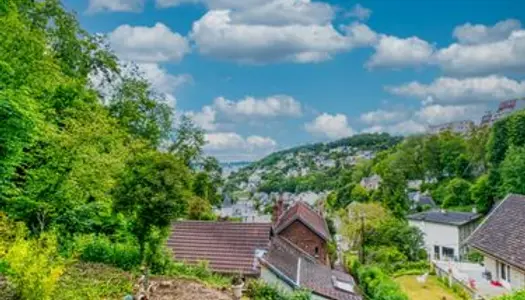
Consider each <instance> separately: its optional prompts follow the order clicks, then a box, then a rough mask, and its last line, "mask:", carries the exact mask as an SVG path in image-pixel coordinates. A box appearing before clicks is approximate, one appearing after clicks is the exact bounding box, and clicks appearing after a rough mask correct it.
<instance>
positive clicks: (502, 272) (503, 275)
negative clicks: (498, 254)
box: [499, 263, 510, 283]
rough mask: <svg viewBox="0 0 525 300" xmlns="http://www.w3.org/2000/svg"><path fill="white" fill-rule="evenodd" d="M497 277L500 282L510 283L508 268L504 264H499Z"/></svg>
mask: <svg viewBox="0 0 525 300" xmlns="http://www.w3.org/2000/svg"><path fill="white" fill-rule="evenodd" d="M499 276H500V279H501V280H505V281H506V282H508V283H510V266H509V265H506V264H504V263H499Z"/></svg>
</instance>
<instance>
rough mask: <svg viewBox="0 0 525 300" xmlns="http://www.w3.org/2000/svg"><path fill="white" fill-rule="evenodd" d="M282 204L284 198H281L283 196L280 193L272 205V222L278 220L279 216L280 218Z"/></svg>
mask: <svg viewBox="0 0 525 300" xmlns="http://www.w3.org/2000/svg"><path fill="white" fill-rule="evenodd" d="M283 205H284V200H283V196H282V195H281V196H279V200H277V202H276V203H275V204H274V206H273V216H272V221H273V222H274V223H277V221H279V218H281V215H282V214H283Z"/></svg>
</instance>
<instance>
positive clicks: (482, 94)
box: [387, 52, 525, 104]
mask: <svg viewBox="0 0 525 300" xmlns="http://www.w3.org/2000/svg"><path fill="white" fill-rule="evenodd" d="M524 53H525V52H524ZM387 90H388V91H389V92H391V93H393V94H396V95H401V96H410V97H415V98H419V99H421V100H426V101H425V102H426V103H437V104H439V103H442V104H443V103H444V104H447V103H448V104H452V103H476V102H477V103H479V102H487V101H500V100H505V99H508V98H513V97H520V96H522V95H523V94H525V81H521V82H520V81H516V80H513V79H509V78H507V77H504V76H497V75H491V76H486V77H469V78H451V77H439V78H437V79H436V80H434V81H433V82H432V83H430V84H424V83H420V82H417V81H413V82H410V83H407V84H404V85H401V86H397V87H387Z"/></svg>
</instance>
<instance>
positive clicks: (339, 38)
mask: <svg viewBox="0 0 525 300" xmlns="http://www.w3.org/2000/svg"><path fill="white" fill-rule="evenodd" d="M190 36H191V38H192V39H193V40H194V41H195V44H196V45H197V47H198V49H199V51H200V53H201V54H203V55H208V56H213V57H216V58H219V59H225V60H235V61H238V62H242V63H254V64H260V63H269V62H281V61H292V62H301V63H304V62H316V61H321V60H326V59H329V58H330V57H331V55H333V54H335V53H337V52H340V51H342V50H344V49H346V48H347V47H348V43H347V41H346V39H345V37H344V36H343V35H341V34H340V33H339V32H338V31H336V30H335V29H334V28H333V26H332V25H331V24H326V25H317V24H312V25H299V24H293V25H283V26H270V25H250V24H243V23H235V22H234V21H233V20H232V17H231V12H230V11H228V10H212V11H209V12H208V13H206V14H205V15H204V16H203V17H202V18H201V19H200V20H198V21H196V22H195V23H193V29H192V32H191V34H190Z"/></svg>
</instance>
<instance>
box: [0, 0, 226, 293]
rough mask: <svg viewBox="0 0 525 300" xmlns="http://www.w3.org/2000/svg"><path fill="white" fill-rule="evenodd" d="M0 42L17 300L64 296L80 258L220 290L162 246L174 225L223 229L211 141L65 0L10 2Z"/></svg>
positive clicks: (1, 182) (3, 148) (5, 264)
mask: <svg viewBox="0 0 525 300" xmlns="http://www.w3.org/2000/svg"><path fill="white" fill-rule="evenodd" d="M0 40H1V41H2V42H1V43H0V119H1V120H2V122H0V210H1V211H2V212H3V213H4V214H5V215H2V217H1V222H0V223H1V224H0V225H1V226H3V227H5V228H9V229H5V230H4V231H3V234H2V236H1V239H0V245H1V251H0V260H1V266H2V267H1V268H0V272H1V274H2V276H4V277H5V278H7V281H8V283H9V288H10V289H11V290H12V291H13V293H14V296H16V297H20V298H23V299H51V298H57V297H58V298H60V299H62V298H63V297H66V296H64V295H58V296H57V295H55V294H54V290H55V289H56V286H57V284H59V285H63V284H64V282H68V281H67V280H68V276H69V275H70V274H71V272H74V270H73V271H72V270H71V269H69V267H67V266H69V265H70V263H71V261H75V260H76V259H80V260H83V261H88V262H101V263H104V264H108V265H112V266H116V267H118V268H121V269H124V270H129V271H132V272H136V271H137V270H138V269H139V268H140V267H141V266H146V267H147V268H148V269H149V270H150V271H151V272H154V273H160V274H181V275H182V274H183V273H184V274H186V275H188V274H189V275H194V276H195V277H199V278H201V279H203V280H208V279H210V280H212V278H213V276H212V275H211V274H209V271H206V272H207V273H206V272H205V271H203V270H204V269H203V268H197V267H196V269H192V268H186V269H185V268H184V267H183V266H180V265H177V264H175V263H173V262H172V260H171V255H170V254H169V253H167V252H166V251H165V249H164V247H163V244H164V241H165V239H166V236H167V234H168V230H169V225H170V224H171V222H172V221H173V220H175V219H177V218H195V219H202V218H213V214H212V213H211V209H210V207H211V205H212V204H217V202H218V201H219V200H220V197H219V195H218V191H219V188H220V185H221V184H222V182H221V180H220V173H221V171H220V166H219V164H218V162H217V161H216V160H215V159H214V158H211V157H205V156H204V155H203V154H202V147H203V145H204V136H203V132H202V130H200V129H199V128H197V127H196V126H195V125H194V124H193V123H192V122H191V120H190V119H189V118H182V119H181V120H179V121H178V122H175V118H174V115H173V108H172V107H171V106H170V104H169V102H168V101H167V99H165V98H164V96H163V95H160V94H157V93H156V92H155V91H154V90H153V89H152V88H151V85H150V83H149V82H148V81H147V80H145V79H144V78H143V76H142V73H141V72H140V70H139V69H138V68H137V67H136V66H133V65H131V66H130V65H124V63H123V62H120V61H119V60H118V59H117V58H116V56H115V55H114V54H113V53H112V52H111V50H110V49H109V47H108V46H107V43H106V41H105V40H104V38H103V37H101V36H92V35H90V34H89V33H87V32H86V31H84V30H83V29H82V28H81V27H80V26H79V24H78V22H77V20H76V17H75V15H73V14H71V13H69V12H67V11H66V10H65V9H64V8H63V7H62V5H61V3H60V1H59V0H43V1H32V0H4V1H2V2H1V4H0ZM95 79H96V80H95ZM173 128H175V130H174V132H173ZM159 149H166V150H162V151H161V150H159ZM190 199H193V200H194V201H193V202H192V203H191V204H192V205H190V203H189V200H190ZM195 199H197V200H195ZM195 203H198V205H197V208H196V207H195V206H196V205H194V204H195ZM190 208H191V210H190ZM64 272H65V273H64ZM62 274H65V275H62ZM213 280H215V279H213ZM213 280H212V281H213ZM95 286H96V285H95ZM86 288H87V287H86ZM117 290H118V291H123V290H124V289H115V293H117ZM71 293H73V291H71ZM102 294H104V293H102V292H101V293H100V294H97V292H96V291H94V290H90V291H86V295H93V297H95V298H98V296H97V295H102ZM71 295H77V294H71ZM78 295H81V294H78ZM120 296H122V294H121V295H120ZM71 297H73V296H71ZM79 297H80V298H82V297H83V296H79ZM108 297H112V296H108ZM76 299H78V298H76Z"/></svg>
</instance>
